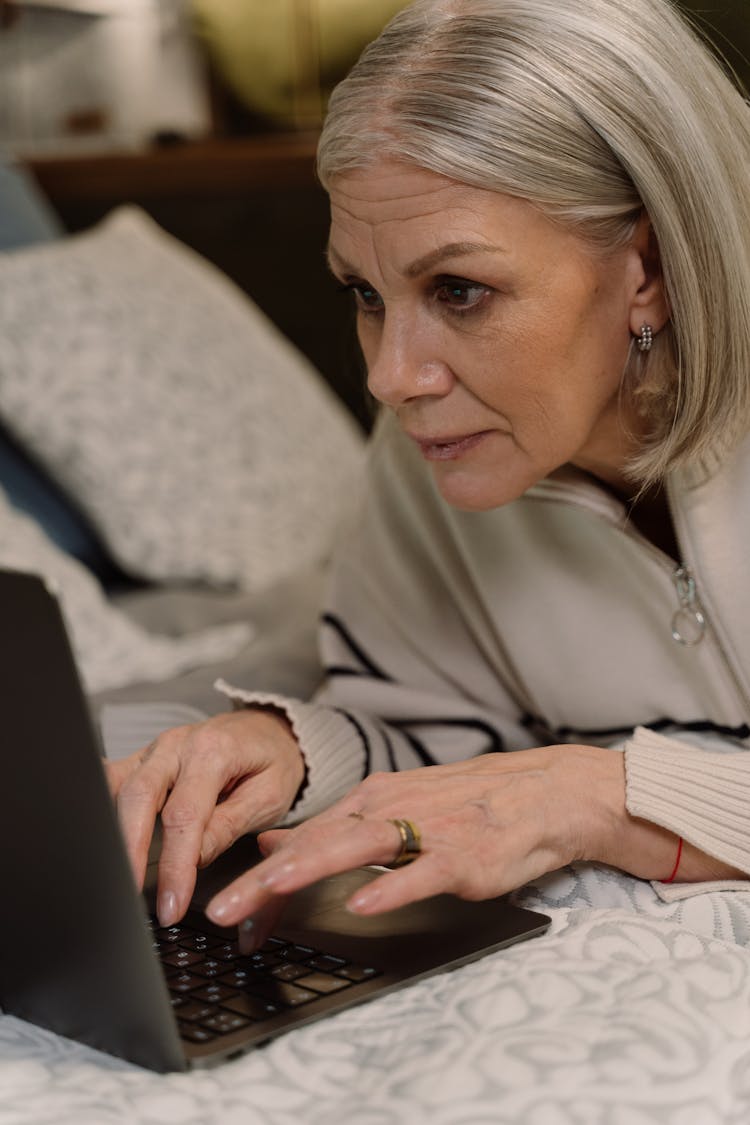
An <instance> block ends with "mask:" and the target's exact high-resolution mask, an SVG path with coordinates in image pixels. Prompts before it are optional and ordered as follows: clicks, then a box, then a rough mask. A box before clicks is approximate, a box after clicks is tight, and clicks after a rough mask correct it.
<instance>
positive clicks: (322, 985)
mask: <svg viewBox="0 0 750 1125" xmlns="http://www.w3.org/2000/svg"><path fill="white" fill-rule="evenodd" d="M352 983H353V982H352V981H350V980H347V979H346V978H345V977H330V976H326V974H325V973H310V974H309V975H308V976H304V977H300V978H299V981H298V984H301V985H302V987H303V988H312V989H314V991H315V992H321V993H327V992H339V991H340V990H341V989H342V988H349V987H350V986H351V985H352Z"/></svg>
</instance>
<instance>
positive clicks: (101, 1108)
mask: <svg viewBox="0 0 750 1125" xmlns="http://www.w3.org/2000/svg"><path fill="white" fill-rule="evenodd" d="M517 897H518V899H519V901H521V902H522V903H523V904H524V905H529V906H532V907H536V908H538V909H541V910H543V911H546V912H547V913H549V914H551V915H552V918H553V925H552V928H551V930H550V932H549V933H548V934H547V935H546V936H544V937H541V938H537V939H534V940H532V941H530V942H527V943H523V944H520V945H517V946H514V947H512V948H510V949H507V950H504V951H501V952H499V953H496V954H493V955H491V956H489V957H486V958H484V959H483V960H481V961H479V962H475V963H474V964H472V965H469V966H466V967H465V968H462V969H459V970H456V971H454V972H452V973H449V974H444V975H441V976H438V977H435V978H432V979H431V980H427V981H422V982H420V983H418V984H416V985H413V986H411V987H410V988H407V989H404V990H403V991H401V992H398V993H395V994H392V995H390V996H385V997H383V998H381V999H379V1000H375V1001H372V1002H371V1003H369V1004H366V1005H364V1006H362V1007H359V1008H355V1009H352V1010H351V1011H349V1012H344V1013H341V1014H340V1015H338V1016H334V1017H330V1018H328V1019H325V1020H322V1021H321V1022H319V1023H317V1024H314V1025H312V1026H310V1027H307V1028H303V1029H301V1030H300V1031H296V1032H292V1033H290V1034H288V1035H286V1036H284V1037H283V1038H281V1039H278V1040H276V1041H275V1042H273V1043H272V1044H270V1045H268V1046H267V1047H264V1048H261V1049H260V1050H256V1051H255V1052H253V1053H252V1054H249V1055H246V1056H245V1057H243V1058H242V1059H240V1060H238V1061H235V1062H232V1063H230V1064H227V1065H225V1066H222V1067H219V1068H218V1069H216V1070H213V1071H208V1072H201V1073H195V1074H188V1075H184V1074H180V1075H168V1076H160V1075H154V1074H151V1073H148V1072H146V1071H143V1070H140V1069H138V1068H136V1067H133V1066H130V1065H128V1064H126V1063H123V1062H120V1061H117V1060H114V1059H110V1058H107V1057H106V1056H103V1055H100V1054H97V1053H96V1052H93V1051H91V1050H89V1049H87V1048H84V1047H81V1046H78V1045H76V1044H73V1043H70V1042H68V1041H66V1040H63V1039H60V1038H58V1037H56V1036H54V1035H51V1034H49V1033H47V1032H43V1031H40V1030H39V1029H38V1028H35V1027H32V1026H29V1025H28V1024H25V1023H23V1022H21V1021H19V1020H16V1019H13V1018H11V1017H0V1125H22V1123H23V1125H47V1123H49V1125H53V1123H54V1125H135V1123H139V1125H140V1123H144V1125H146V1123H148V1125H151V1123H153V1125H166V1123H172V1122H174V1123H175V1125H300V1123H301V1122H304V1123H314V1125H331V1122H334V1123H336V1122H341V1123H344V1122H355V1123H356V1125H392V1123H394V1122H404V1123H407V1122H408V1123H409V1125H417V1123H421V1122H430V1123H431V1125H480V1123H481V1125H484V1123H490V1122H492V1123H496V1122H501V1123H502V1122H513V1123H518V1125H651V1123H658V1125H718V1123H721V1125H725V1123H726V1125H747V1123H748V1122H750V952H749V951H748V948H747V947H748V943H749V941H750V894H747V893H742V892H739V893H738V892H713V893H706V894H704V895H699V896H696V897H694V898H690V899H686V900H683V901H681V902H676V903H672V904H667V903H664V902H662V901H660V900H659V898H658V897H657V896H656V894H655V893H654V891H653V889H652V888H651V886H650V885H649V884H647V883H642V882H639V881H637V880H634V879H631V878H629V877H627V876H624V875H621V874H619V873H616V872H613V871H610V870H608V869H605V868H599V867H593V866H588V865H580V866H578V867H576V868H568V869H566V870H565V871H563V872H560V873H558V874H557V875H553V876H549V877H547V878H546V879H544V880H542V881H541V882H540V883H539V884H537V885H535V886H533V887H529V888H526V889H525V890H524V891H522V892H520V894H519V895H518V896H517Z"/></svg>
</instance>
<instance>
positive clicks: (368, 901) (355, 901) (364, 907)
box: [346, 890, 380, 914]
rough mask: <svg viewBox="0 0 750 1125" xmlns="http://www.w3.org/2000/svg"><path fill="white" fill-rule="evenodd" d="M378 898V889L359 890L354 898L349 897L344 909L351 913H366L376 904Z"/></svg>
mask: <svg viewBox="0 0 750 1125" xmlns="http://www.w3.org/2000/svg"><path fill="white" fill-rule="evenodd" d="M379 898H380V891H377V890H372V891H360V892H359V893H358V894H356V895H355V896H354V898H351V899H349V901H348V902H347V904H346V909H347V910H348V911H349V912H350V913H351V914H367V913H368V911H369V910H371V909H372V907H374V906H376V905H377V902H378V899H379Z"/></svg>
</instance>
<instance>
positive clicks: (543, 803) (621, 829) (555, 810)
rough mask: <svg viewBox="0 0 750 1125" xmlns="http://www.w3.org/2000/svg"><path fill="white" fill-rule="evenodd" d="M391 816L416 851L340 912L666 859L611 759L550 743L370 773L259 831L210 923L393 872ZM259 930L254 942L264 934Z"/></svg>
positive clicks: (659, 865) (395, 837)
mask: <svg viewBox="0 0 750 1125" xmlns="http://www.w3.org/2000/svg"><path fill="white" fill-rule="evenodd" d="M398 818H401V819H407V820H409V821H411V822H412V823H413V824H414V825H415V826H416V827H417V829H418V830H419V833H420V835H421V853H420V855H419V857H418V858H417V859H416V860H415V861H414V862H412V863H410V864H409V865H408V866H404V867H400V868H398V869H396V870H393V871H390V872H388V873H387V874H384V875H383V876H381V877H380V878H378V879H376V880H374V881H373V882H371V883H369V884H368V885H367V886H365V887H363V888H361V889H360V890H358V891H357V892H356V894H355V895H354V897H353V898H352V899H351V900H350V902H349V903H348V907H349V909H350V910H352V911H354V912H355V913H358V914H378V913H381V912H383V911H386V910H393V909H394V908H396V907H398V906H402V905H404V904H406V903H408V902H413V901H416V900H418V899H423V898H427V897H429V896H431V895H434V894H438V893H442V892H450V893H452V894H455V895H457V896H459V897H460V898H465V899H483V898H490V897H493V896H495V895H499V894H503V893H505V892H506V891H510V890H512V889H514V888H516V887H519V886H521V885H522V884H524V883H526V882H528V881H529V880H531V879H534V878H537V877H538V876H540V875H542V874H545V873H546V872H548V871H553V870H556V869H557V868H559V867H562V866H564V865H565V864H567V863H570V862H572V861H573V860H576V859H602V860H604V861H605V862H614V861H615V859H616V858H618V849H621V848H622V847H623V845H624V847H625V849H626V850H627V849H628V848H629V847H630V846H631V845H632V846H633V847H635V848H636V850H637V851H639V850H640V852H641V853H642V854H640V855H639V857H638V859H637V862H636V866H638V865H639V864H640V866H641V867H643V868H649V867H655V868H656V870H655V871H652V872H651V873H650V877H654V878H658V877H659V873H660V872H661V873H662V875H663V876H664V875H666V873H668V871H669V866H670V857H671V856H672V854H673V850H674V843H673V841H674V837H673V836H672V834H671V833H668V832H665V831H664V830H663V829H660V828H654V826H652V825H645V824H644V822H640V824H641V825H643V830H644V832H645V835H644V838H643V840H640V838H637V837H638V832H639V831H641V829H640V827H639V826H638V825H637V824H636V822H635V821H634V820H633V818H631V817H629V816H628V814H627V812H626V810H625V774H624V765H623V758H622V754H620V753H618V752H617V751H613V750H604V749H601V748H599V747H590V746H588V747H587V746H553V747H544V748H540V749H534V750H523V751H519V752H517V753H505V754H488V755H485V756H483V757H479V758H474V759H471V760H469V761H465V762H457V763H455V764H452V765H447V766H431V767H424V768H421V769H416V770H409V771H405V772H402V773H398V774H375V775H373V776H371V777H369V778H367V779H366V780H365V781H363V782H362V783H361V784H360V785H358V786H356V787H355V788H354V789H353V790H352V791H351V792H350V793H349V794H347V796H346V797H344V798H343V799H342V800H341V801H339V802H338V803H337V804H335V805H334V806H332V807H331V808H330V809H328V810H327V811H326V812H324V813H322V814H321V815H320V816H317V817H314V818H313V819H312V820H309V821H307V822H306V823H305V824H302V825H300V826H299V827H298V828H295V829H293V830H289V831H278V830H277V831H273V832H266V833H264V834H263V835H262V836H261V838H260V841H259V842H260V845H261V848H262V850H263V851H264V852H266V853H268V858H266V859H265V860H264V861H263V862H262V863H260V864H259V865H258V866H257V867H254V868H253V869H252V870H250V871H248V872H247V873H246V874H244V875H242V876H241V877H240V878H239V879H236V880H235V881H234V882H233V883H232V884H231V885H230V886H229V887H227V888H225V889H224V890H223V891H222V892H221V893H220V894H218V895H217V896H216V897H215V898H214V899H213V900H212V902H211V903H210V904H209V907H208V910H207V914H208V916H209V918H211V919H212V920H214V921H215V922H219V923H221V924H222V925H229V924H232V923H235V922H239V921H240V920H241V919H243V918H245V917H247V916H255V917H256V919H257V918H261V917H264V916H265V917H273V915H274V910H273V903H274V900H275V899H277V898H278V899H279V900H282V899H283V898H284V897H285V896H287V895H289V894H290V893H292V892H294V891H296V890H299V889H300V888H301V887H304V886H307V885H308V884H311V883H314V882H316V881H317V880H318V879H321V878H323V877H325V876H329V875H333V874H335V873H337V872H340V871H347V870H349V869H351V868H355V867H359V866H363V865H369V864H389V863H391V862H392V861H393V860H394V858H395V857H396V856H397V854H398V852H399V848H400V846H401V837H400V834H399V831H398V828H397V827H396V826H395V825H394V824H392V823H390V821H391V820H392V819H398ZM634 826H635V827H634ZM633 832H635V836H633V835H632V833H633ZM628 841H629V842H628ZM646 873H648V872H646ZM255 930H256V932H255V940H256V941H257V942H258V943H260V942H262V940H263V939H264V937H265V933H264V932H263V926H262V925H260V926H257V925H256V928H255Z"/></svg>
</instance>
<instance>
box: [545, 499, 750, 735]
mask: <svg viewBox="0 0 750 1125" xmlns="http://www.w3.org/2000/svg"><path fill="white" fill-rule="evenodd" d="M537 487H539V486H537ZM542 489H543V486H542V488H540V489H539V493H538V495H542V494H543V492H542ZM544 491H545V492H546V489H545V490H544ZM565 492H566V494H565V496H560V495H559V494H558V496H557V497H556V499H557V502H558V503H563V504H570V505H571V506H572V507H576V508H581V509H582V510H584V511H586V512H588V513H589V515H592V516H595V517H596V518H598V519H604V520H606V521H607V522H608V523H610V524H611V525H612V526H614V527H616V528H617V529H618V530H620V531H621V532H622V533H623V535H627V536H628V537H629V538H631V539H636V540H637V541H638V542H639V543H640V544H641V546H642V547H643V549H644V550H646V551H648V552H649V553H650V554H651V555H652V556H653V558H654V560H655V561H656V562H658V564H659V565H660V566H661V567H662V568H663V569H668V570H669V573H670V576H671V579H672V584H673V585H674V587H675V590H676V593H677V598H678V602H679V605H678V607H677V609H676V610H675V612H674V614H673V615H672V621H671V631H672V637H673V638H674V640H675V641H676V642H677V643H678V644H682V645H687V646H692V645H696V644H700V642H701V641H702V640H703V637H704V636H705V635H706V632H707V631H708V619H707V617H706V614H705V610H704V609H703V606H702V605H701V602H700V597H699V594H698V587H697V584H696V582H695V579H694V577H693V575H692V573H691V571H690V568H689V567H688V566H686V564H685V563H684V562H682V561H681V562H679V563H677V564H676V565H675V563H674V560H673V559H671V558H670V557H669V556H668V555H667V554H666V553H665V552H664V551H662V550H661V549H660V548H659V547H656V546H654V544H653V543H652V542H651V541H650V540H649V539H647V538H646V536H645V535H642V534H641V532H640V531H638V530H636V529H634V528H633V527H632V525H631V524H629V523H627V524H625V526H623V524H622V522H621V521H620V520H619V519H616V518H614V517H613V516H612V515H611V514H607V513H605V512H604V511H603V510H602V509H601V508H598V507H595V506H593V505H590V504H587V503H586V501H585V499H583V498H582V497H580V495H579V496H578V497H574V496H572V495H571V490H569V489H566V490H565ZM666 496H667V504H668V506H669V513H670V517H671V519H672V525H673V527H674V531H675V537H676V538H677V539H678V546H679V529H678V527H677V521H676V520H675V518H674V508H673V504H672V497H671V494H670V491H669V486H668V485H667V489H666ZM545 498H548V497H545ZM711 635H712V638H713V640H714V643H715V645H716V650H717V652H718V655H719V658H720V659H721V662H722V665H723V666H724V669H725V671H726V672H727V674H728V675H729V678H730V679H731V681H732V683H733V684H734V687H735V691H736V692H737V696H738V698H739V700H740V701H741V704H742V707H743V710H744V711H745V713H746V714H747V715H748V716H750V695H748V693H747V692H746V691H745V688H744V687H743V685H742V683H741V682H740V680H739V678H738V676H737V673H736V672H735V670H734V665H733V664H732V662H731V660H730V659H729V657H728V656H727V652H726V649H725V648H724V645H723V644H722V642H721V638H720V637H719V635H718V633H717V632H716V630H715V629H713V630H712V632H711Z"/></svg>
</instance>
